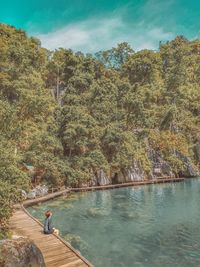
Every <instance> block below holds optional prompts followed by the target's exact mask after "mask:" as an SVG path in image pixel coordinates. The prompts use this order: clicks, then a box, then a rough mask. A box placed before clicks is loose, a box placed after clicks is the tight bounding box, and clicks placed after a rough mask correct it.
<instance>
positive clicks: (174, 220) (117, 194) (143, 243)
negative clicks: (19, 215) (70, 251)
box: [30, 179, 200, 267]
mask: <svg viewBox="0 0 200 267" xmlns="http://www.w3.org/2000/svg"><path fill="white" fill-rule="evenodd" d="M199 193H200V180H199V179H191V180H187V181H186V182H183V183H176V184H160V185H149V186H138V187H132V188H131V187H129V188H121V189H114V190H106V191H96V192H86V193H80V194H75V195H74V194H73V195H72V196H71V197H70V198H67V199H58V200H54V201H51V202H47V203H45V204H43V205H41V206H37V207H33V208H30V211H31V213H32V214H33V215H34V216H37V217H38V218H39V219H42V218H43V213H44V211H45V210H46V209H51V210H52V211H53V212H54V222H55V226H56V228H59V229H60V231H61V234H62V236H63V237H64V238H65V239H66V240H68V241H69V242H71V244H72V245H73V246H74V247H76V248H77V249H79V250H80V251H81V252H82V254H83V255H84V256H86V258H88V259H89V260H90V261H91V262H93V263H94V266H95V267H103V266H106V267H134V266H136V267H137V266H138V267H168V266H177V267H186V266H187V267H188V266H190V267H193V266H198V265H199V264H200V231H199V221H200V208H199V207H200V197H199Z"/></svg>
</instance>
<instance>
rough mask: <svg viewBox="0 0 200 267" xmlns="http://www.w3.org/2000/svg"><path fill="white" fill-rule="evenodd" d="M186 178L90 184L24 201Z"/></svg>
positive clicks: (170, 181)
mask: <svg viewBox="0 0 200 267" xmlns="http://www.w3.org/2000/svg"><path fill="white" fill-rule="evenodd" d="M184 180H185V179H184V178H169V177H165V178H157V179H152V180H145V181H134V182H127V183H121V184H109V185H101V186H100V185H99V186H90V187H80V188H66V189H64V190H60V191H58V192H54V193H49V194H47V195H45V196H43V197H37V198H34V199H27V200H25V201H24V202H23V206H24V207H29V206H33V205H35V204H38V203H42V202H45V201H48V200H51V199H53V198H56V197H59V196H63V195H67V194H68V193H71V192H82V191H94V190H106V189H114V188H120V187H127V186H139V185H150V184H161V183H175V182H181V181H184ZM15 208H20V204H16V205H15Z"/></svg>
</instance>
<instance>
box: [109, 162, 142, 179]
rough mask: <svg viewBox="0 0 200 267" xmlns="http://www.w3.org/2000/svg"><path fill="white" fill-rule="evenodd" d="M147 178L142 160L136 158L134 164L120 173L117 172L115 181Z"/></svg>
mask: <svg viewBox="0 0 200 267" xmlns="http://www.w3.org/2000/svg"><path fill="white" fill-rule="evenodd" d="M144 179H145V173H144V170H143V168H142V166H141V164H140V162H138V161H136V160H134V161H133V165H132V166H131V167H130V168H129V169H126V170H123V171H122V172H120V173H116V174H115V176H114V178H113V181H114V183H128V182H133V181H142V180H144Z"/></svg>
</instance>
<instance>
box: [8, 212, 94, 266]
mask: <svg viewBox="0 0 200 267" xmlns="http://www.w3.org/2000/svg"><path fill="white" fill-rule="evenodd" d="M10 227H11V230H12V231H13V232H14V233H15V234H17V235H23V236H26V237H29V238H30V239H32V240H33V241H34V243H35V244H36V245H37V246H38V248H39V249H40V250H41V252H42V254H43V257H44V261H45V263H46V267H87V266H90V267H92V264H90V263H89V262H88V261H87V260H86V259H84V257H82V256H81V255H80V254H79V253H78V251H76V250H75V249H73V248H72V247H71V246H70V245H69V244H68V243H66V242H65V241H64V240H62V239H61V238H60V237H57V236H56V235H53V234H52V235H44V234H43V232H42V226H41V224H40V223H39V222H38V221H37V220H36V219H35V218H33V217H32V216H31V215H30V214H29V213H28V212H27V211H26V210H24V209H23V208H21V209H20V210H16V211H15V212H14V214H13V216H12V218H11V219H10Z"/></svg>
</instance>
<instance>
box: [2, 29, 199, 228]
mask: <svg viewBox="0 0 200 267" xmlns="http://www.w3.org/2000/svg"><path fill="white" fill-rule="evenodd" d="M0 102H1V104H0V139H1V140H0V226H1V229H2V230H4V228H5V227H6V223H7V219H8V218H9V216H10V214H11V212H12V204H13V203H14V202H16V201H19V200H20V199H21V195H22V194H21V190H22V189H23V190H26V191H28V190H29V189H30V188H31V187H32V185H33V183H34V184H40V183H45V184H47V185H49V186H52V185H54V186H63V185H65V186H83V185H85V184H87V185H93V184H101V183H103V182H102V179H103V181H104V182H105V183H115V182H123V181H127V180H128V179H130V180H133V179H134V177H136V178H137V177H141V179H151V178H153V177H155V176H156V175H158V176H159V175H161V176H162V175H174V176H178V175H179V176H180V175H181V176H198V174H199V173H198V170H199V169H200V41H199V40H193V41H189V40H187V39H186V38H184V37H183V36H178V37H176V38H175V39H174V40H172V41H170V42H165V43H162V42H161V43H160V45H159V49H158V50H157V51H152V50H142V51H139V52H135V51H134V50H133V49H132V48H131V47H130V46H129V44H127V43H121V44H119V45H118V46H117V47H116V48H112V49H110V50H107V51H100V52H97V53H96V54H94V55H91V54H86V55H85V54H83V53H81V52H76V53H74V52H73V51H72V50H68V49H63V48H60V49H58V50H55V51H53V52H52V51H48V50H47V49H45V48H42V47H41V43H40V41H39V40H38V39H37V38H34V37H28V36H27V35H26V33H25V32H24V31H22V30H18V29H16V28H14V27H11V26H8V25H5V24H0ZM25 166H33V167H34V170H35V171H34V174H30V173H29V172H27V171H25Z"/></svg>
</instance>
